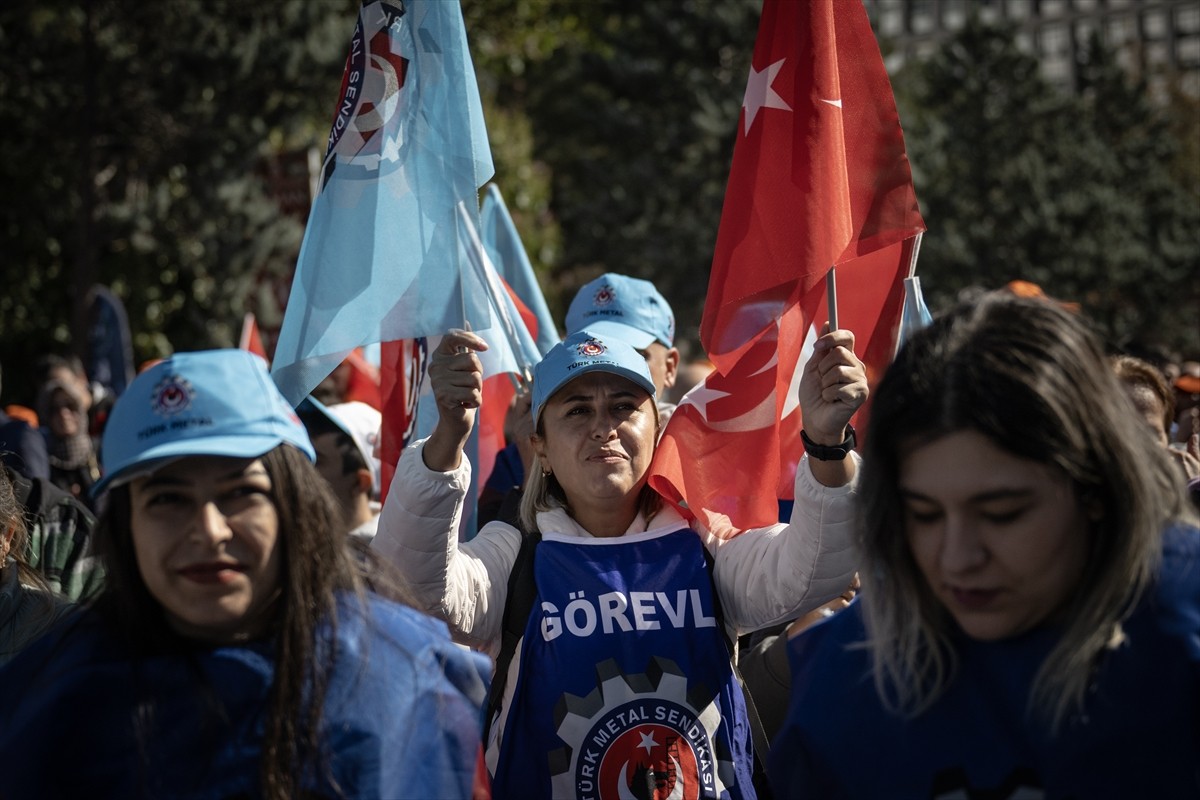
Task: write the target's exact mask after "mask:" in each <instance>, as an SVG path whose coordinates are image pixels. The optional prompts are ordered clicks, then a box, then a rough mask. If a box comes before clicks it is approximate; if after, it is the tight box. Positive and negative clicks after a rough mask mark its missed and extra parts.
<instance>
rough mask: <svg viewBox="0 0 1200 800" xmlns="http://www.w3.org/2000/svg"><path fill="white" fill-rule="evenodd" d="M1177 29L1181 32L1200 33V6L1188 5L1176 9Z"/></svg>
mask: <svg viewBox="0 0 1200 800" xmlns="http://www.w3.org/2000/svg"><path fill="white" fill-rule="evenodd" d="M1175 30H1176V31H1178V32H1179V33H1181V34H1184V33H1200V6H1192V5H1189V6H1186V7H1184V8H1179V9H1176V10H1175Z"/></svg>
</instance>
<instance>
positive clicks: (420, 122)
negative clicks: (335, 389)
mask: <svg viewBox="0 0 1200 800" xmlns="http://www.w3.org/2000/svg"><path fill="white" fill-rule="evenodd" d="M492 172H493V167H492V157H491V150H490V148H489V146H488V141H487V132H486V130H485V128H484V123H483V109H482V107H481V105H480V102H479V89H478V86H477V85H476V82H475V71H474V67H473V66H472V63H471V55H470V52H469V50H468V48H467V38H466V31H465V30H464V28H463V21H462V11H461V9H460V6H459V4H458V3H457V2H446V1H445V0H406V2H404V3H400V2H378V1H376V2H369V3H365V4H364V6H363V8H362V9H361V11H360V12H359V18H358V25H357V27H356V29H355V31H354V36H353V38H352V40H351V43H350V54H349V56H348V57H347V60H346V70H345V73H344V75H343V78H342V89H341V95H340V98H339V100H338V104H337V109H336V112H335V116H334V121H333V126H332V129H331V131H330V134H329V143H328V147H327V150H326V154H325V162H324V167H323V169H322V172H321V176H320V186H319V189H318V192H317V196H316V198H315V200H314V201H313V207H312V210H311V212H310V214H309V220H308V227H307V229H306V230H305V233H304V243H303V245H302V246H301V248H300V257H299V260H298V262H297V265H296V275H295V278H294V279H293V282H292V290H291V295H290V297H289V299H288V304H287V311H286V312H285V314H284V319H283V328H282V330H281V331H280V334H279V343H278V345H277V347H276V350H275V361H274V365H273V377H274V379H275V382H276V384H277V385H278V386H279V389H280V391H282V392H283V394H284V396H285V397H287V398H288V400H289V401H291V402H292V403H293V404H296V403H299V402H300V401H301V400H302V399H303V398H304V397H305V396H307V395H308V393H309V391H310V390H311V389H312V388H313V387H314V386H316V385H317V384H318V383H320V381H321V380H322V379H323V378H324V377H325V376H326V375H328V374H329V373H330V372H331V371H332V370H333V368H334V367H335V366H337V364H339V363H340V362H341V361H342V359H343V358H345V356H346V355H347V354H348V353H349V352H350V351H351V350H353V349H354V348H355V347H358V346H360V345H364V344H369V343H372V342H379V341H394V340H398V339H406V338H416V337H420V336H427V335H433V334H440V333H443V332H444V331H445V330H446V329H447V328H450V327H455V326H461V325H462V324H463V320H464V319H469V320H471V321H472V323H473V324H475V325H479V326H483V325H486V324H488V323H489V320H490V318H489V314H488V311H487V300H486V296H485V294H484V290H483V287H482V285H481V282H480V278H479V276H478V274H477V273H476V272H475V271H474V270H471V269H469V268H462V266H461V265H460V264H459V261H460V259H459V245H458V242H459V233H458V230H457V229H458V225H459V223H458V220H457V213H456V210H455V206H456V205H457V204H458V203H459V202H463V201H467V205H468V206H469V207H470V208H476V207H477V192H478V189H479V187H480V186H482V185H483V184H484V183H486V182H487V180H488V178H490V177H491V175H492ZM468 198H469V200H468Z"/></svg>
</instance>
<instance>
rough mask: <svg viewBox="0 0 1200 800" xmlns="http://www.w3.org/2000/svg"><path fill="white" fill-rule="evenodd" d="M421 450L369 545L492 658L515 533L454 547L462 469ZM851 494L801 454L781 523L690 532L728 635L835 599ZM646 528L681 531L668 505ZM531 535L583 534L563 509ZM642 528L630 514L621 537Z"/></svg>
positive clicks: (844, 568)
mask: <svg viewBox="0 0 1200 800" xmlns="http://www.w3.org/2000/svg"><path fill="white" fill-rule="evenodd" d="M424 444H425V443H424V441H420V442H417V443H415V444H413V445H411V446H410V447H408V448H407V449H406V450H405V451H404V454H403V455H402V457H401V459H400V463H399V465H398V467H397V469H396V475H395V477H394V478H393V479H392V485H391V488H390V491H389V492H388V496H387V503H385V504H384V508H383V513H382V516H381V517H380V520H379V531H378V533H377V534H376V536H375V539H374V541H373V542H372V545H371V546H372V547H373V548H375V549H376V550H377V551H378V552H379V553H380V554H381V555H382V556H384V557H385V558H387V559H388V560H389V561H391V562H392V563H393V564H395V565H396V566H397V567H398V568H399V569H400V571H401V572H402V573H403V574H404V576H405V577H406V578H407V579H408V582H409V585H410V588H411V589H412V590H413V591H414V593H415V594H416V600H417V602H418V604H420V605H421V606H422V607H423V608H424V609H425V610H426V611H428V612H430V613H432V614H435V615H436V616H439V617H442V618H443V619H445V620H446V623H447V624H448V625H449V626H450V629H451V630H452V631H453V633H454V636H455V638H456V639H457V641H459V642H461V643H463V644H466V645H469V646H471V647H474V648H477V649H479V650H483V651H485V652H489V653H492V654H494V652H495V649H496V647H498V644H499V640H500V633H501V630H500V628H501V619H502V617H503V613H504V601H505V595H506V594H507V592H508V574H509V572H510V570H511V569H512V566H513V563H514V562H515V561H516V557H517V550H518V549H519V547H520V545H521V533H520V531H518V530H517V529H516V528H513V527H512V526H511V525H508V524H505V523H503V522H498V521H497V522H489V523H488V524H487V525H485V526H484V527H483V529H482V530H480V531H479V534H478V535H477V536H476V537H475V538H474V539H472V540H471V541H469V542H465V543H462V544H460V543H459V541H458V535H457V531H458V527H459V520H460V518H461V516H462V512H463V500H464V498H465V496H466V491H467V486H468V485H469V483H470V480H471V466H470V463H469V462H468V461H467V460H466V459H465V458H464V459H463V461H462V464H461V465H460V466H459V468H458V469H456V470H453V471H451V472H434V471H432V470H430V469H429V468H428V467H426V466H425V461H424V459H423V458H422V454H421V450H422V448H423V447H424ZM851 458H855V459H857V458H858V454H857V453H851ZM855 489H856V484H855V483H850V484H848V485H846V486H842V487H838V488H834V489H831V488H828V487H825V486H822V485H821V484H819V483H817V481H816V479H815V478H813V476H812V472H811V471H810V470H809V469H808V461H807V456H805V459H804V460H803V461H801V463H800V465H799V468H798V469H797V470H796V503H795V506H794V510H793V512H792V519H791V522H790V523H789V524H786V525H784V524H777V525H771V526H769V527H766V528H754V529H751V530H747V531H744V532H743V533H741V534H740V535H738V536H736V537H733V538H731V539H719V538H717V537H716V536H713V535H712V534H711V533H709V532H707V531H699V533H700V535H701V536H702V537H703V538H704V544H705V546H706V547H707V548H708V550H709V552H711V553H712V554H713V561H714V564H715V568H714V573H713V575H714V580H715V583H716V586H717V591H718V592H719V593H720V595H721V607H722V609H723V611H724V614H725V621H726V624H727V625H728V626H729V628H730V632H731V633H732V634H734V635H740V634H742V633H747V632H750V631H753V630H757V629H759V628H765V627H767V626H769V625H774V624H776V623H779V622H784V621H787V620H791V619H794V618H796V617H799V616H802V615H803V614H805V613H807V612H808V611H811V610H812V609H814V608H816V607H817V606H820V605H822V604H823V603H825V602H827V601H828V600H831V599H833V598H834V597H836V596H837V595H839V594H841V592H842V591H843V590H844V589H845V588H846V586H847V585H848V584H849V583H850V579H851V577H852V576H853V574H854V571H855V568H856V566H857V565H856V563H855V557H854V552H853V548H852V544H851V542H852V529H853V524H854V522H853V513H854V502H855V501H854V494H855ZM653 523H654V529H655V530H659V529H668V528H669V529H670V530H676V529H678V528H681V527H685V526H686V525H687V523H686V521H684V520H683V518H682V517H680V515H679V514H678V513H677V512H676V511H675V510H674V509H672V508H670V507H669V506H667V507H664V508H663V510H662V511H660V512H659V513H658V514H657V515H656V516H655V517H654V519H653ZM538 527H539V528H540V529H541V530H543V531H554V532H556V533H561V534H564V535H568V536H588V537H590V536H591V534H590V533H588V532H587V531H585V530H584V529H583V528H581V527H580V526H579V525H578V524H577V523H576V522H575V521H574V520H573V519H571V517H570V516H568V515H567V513H566V511H565V510H563V509H555V510H553V511H544V512H541V513H540V514H539V516H538ZM645 530H647V526H646V521H645V519H643V517H642V516H641V515H640V514H639V515H638V516H637V518H636V519H634V521H633V524H632V525H630V526H629V531H628V532H629V533H641V532H643V531H645Z"/></svg>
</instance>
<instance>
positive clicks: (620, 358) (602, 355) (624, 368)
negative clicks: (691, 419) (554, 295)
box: [531, 328, 654, 426]
mask: <svg viewBox="0 0 1200 800" xmlns="http://www.w3.org/2000/svg"><path fill="white" fill-rule="evenodd" d="M589 372H611V373H612V374H613V375H620V376H621V377H622V378H627V379H628V380H631V381H633V382H634V383H635V384H637V385H638V386H639V387H641V388H643V389H645V390H646V391H647V392H648V393H649V394H650V397H651V399H653V398H654V381H653V380H652V379H651V378H650V368H649V367H648V366H646V359H645V358H643V357H642V354H641V353H639V352H638V351H637V350H635V349H633V347H632V346H630V345H628V344H626V343H625V342H623V341H621V340H620V339H618V338H615V337H612V336H606V335H603V334H599V333H596V332H595V331H593V330H591V329H590V328H589V329H587V330H582V331H578V332H576V333H572V334H571V335H570V336H568V337H567V338H565V339H563V340H562V341H561V342H559V343H558V344H556V345H554V347H552V348H550V352H549V353H546V356H545V358H543V359H542V360H541V361H539V362H538V364H537V366H535V367H534V368H533V407H532V409H531V410H532V412H533V424H534V425H535V426H536V425H537V423H538V419H539V418H540V417H541V415H542V407H543V406H545V405H546V401H547V400H549V399H550V398H551V397H553V396H554V393H555V392H557V391H558V390H559V389H561V388H562V387H564V386H566V385H567V384H568V383H570V382H571V381H573V380H575V379H576V378H578V377H579V376H580V375H586V374H587V373H589Z"/></svg>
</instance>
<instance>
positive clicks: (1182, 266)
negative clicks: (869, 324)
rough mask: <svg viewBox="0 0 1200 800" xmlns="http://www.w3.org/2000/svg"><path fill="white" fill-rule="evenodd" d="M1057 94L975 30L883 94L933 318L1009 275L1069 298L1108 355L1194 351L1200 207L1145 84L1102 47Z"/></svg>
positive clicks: (1008, 35)
mask: <svg viewBox="0 0 1200 800" xmlns="http://www.w3.org/2000/svg"><path fill="white" fill-rule="evenodd" d="M1084 67H1085V68H1084V69H1083V70H1082V74H1083V76H1084V77H1083V79H1082V81H1081V86H1080V89H1081V93H1080V94H1078V95H1068V94H1065V93H1061V92H1059V91H1056V90H1055V89H1054V88H1053V87H1051V86H1050V85H1049V84H1048V83H1047V82H1046V81H1045V80H1044V79H1043V78H1042V77H1041V75H1040V73H1039V68H1038V63H1037V61H1036V60H1035V59H1033V58H1032V57H1031V56H1029V55H1026V54H1025V53H1023V52H1022V51H1021V50H1020V49H1019V48H1018V47H1017V45H1016V42H1015V37H1014V33H1013V31H1012V30H1011V29H1007V28H1001V27H993V26H989V25H986V24H983V23H981V22H979V21H978V20H974V21H972V22H971V23H970V24H968V25H967V27H965V28H964V29H963V30H962V31H960V32H959V33H958V34H956V35H955V36H954V37H952V38H951V39H950V40H949V41H948V42H947V43H946V44H945V46H943V47H942V48H941V49H940V50H939V51H938V52H937V53H936V54H935V55H934V56H932V57H931V58H929V59H928V60H926V61H923V62H918V63H915V64H912V65H911V66H909V67H906V69H905V70H904V71H903V72H902V73H901V75H899V76H897V78H896V80H895V81H894V85H895V86H896V88H897V93H898V95H899V100H900V102H901V105H902V110H903V111H904V115H903V119H904V121H905V130H906V141H907V144H908V151H909V156H910V158H911V160H912V163H913V165H914V180H915V183H916V187H917V195H918V198H919V199H920V202H921V207H922V212H923V214H924V216H925V221H926V223H927V224H928V226H929V232H928V234H927V235H926V237H925V241H924V243H923V245H922V248H921V263H920V265H919V272H920V274H921V275H922V286H923V288H925V290H926V293H927V297H928V299H929V300H930V302H931V304H932V305H934V306H935V307H937V306H939V305H945V304H946V303H948V302H950V301H951V300H952V298H953V297H954V296H955V294H956V293H957V292H958V291H960V290H961V289H963V288H965V287H967V286H984V287H989V288H994V287H999V286H1002V285H1004V284H1005V283H1007V282H1008V281H1009V280H1013V279H1018V278H1020V279H1025V280H1030V281H1033V282H1035V283H1038V284H1040V285H1041V286H1042V287H1043V288H1044V289H1045V290H1046V292H1047V293H1049V294H1051V295H1053V296H1056V297H1060V298H1063V299H1067V300H1075V301H1078V302H1080V303H1081V304H1082V305H1083V307H1084V311H1085V313H1087V314H1088V315H1089V316H1090V317H1091V318H1092V319H1093V320H1095V322H1096V323H1097V324H1098V326H1099V327H1100V329H1101V330H1102V332H1103V333H1104V334H1105V335H1106V336H1107V337H1108V338H1109V339H1110V341H1111V342H1112V343H1114V344H1116V343H1119V342H1123V341H1126V340H1129V339H1133V338H1138V339H1142V340H1144V341H1158V342H1161V343H1162V344H1166V345H1169V346H1174V347H1186V346H1194V337H1195V309H1196V308H1197V307H1198V298H1197V294H1196V293H1197V281H1196V275H1197V272H1198V268H1200V204H1198V203H1197V202H1196V201H1195V196H1194V194H1191V195H1189V192H1188V190H1187V187H1186V186H1184V185H1183V184H1181V183H1180V182H1179V181H1177V180H1175V179H1174V177H1173V174H1172V171H1171V167H1170V165H1171V164H1172V163H1173V159H1174V158H1175V157H1176V154H1177V151H1178V147H1179V142H1178V140H1177V139H1176V138H1175V137H1174V136H1173V135H1172V134H1171V132H1170V130H1169V119H1168V117H1167V116H1166V114H1165V112H1164V111H1163V110H1162V109H1161V108H1160V107H1158V106H1155V105H1154V104H1152V103H1151V101H1150V99H1149V95H1148V93H1147V92H1146V91H1145V87H1144V86H1140V85H1136V84H1131V83H1129V79H1128V77H1127V76H1125V75H1124V74H1123V73H1122V72H1121V71H1120V70H1119V69H1117V68H1116V67H1115V65H1114V63H1113V61H1112V58H1111V55H1109V54H1108V53H1106V52H1105V51H1104V50H1103V48H1101V47H1100V46H1099V44H1094V45H1093V47H1092V48H1091V50H1090V57H1089V63H1088V64H1086V65H1084Z"/></svg>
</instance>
